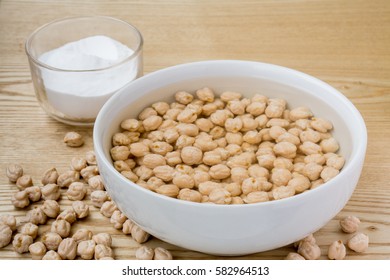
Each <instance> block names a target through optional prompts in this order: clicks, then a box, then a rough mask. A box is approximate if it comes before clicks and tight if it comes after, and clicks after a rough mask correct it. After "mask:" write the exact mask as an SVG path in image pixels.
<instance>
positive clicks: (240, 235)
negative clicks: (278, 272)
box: [94, 61, 367, 255]
mask: <svg viewBox="0 0 390 280" xmlns="http://www.w3.org/2000/svg"><path fill="white" fill-rule="evenodd" d="M205 87H207V88H205ZM197 91H198V94H197ZM211 92H213V93H214V101H207V100H210V98H211V96H212V95H211ZM226 92H230V93H229V94H225V93H226ZM189 93H194V94H193V95H192V94H190V95H191V96H192V100H190V99H191V97H190V96H189V95H188V94H189ZM216 93H218V94H216ZM233 93H239V94H242V96H240V97H239V98H236V97H231V96H235V94H233ZM224 94H225V97H223V95H224ZM218 95H219V97H218ZM229 96H230V97H229ZM195 97H196V98H195ZM201 98H204V99H205V100H202V99H201ZM223 98H225V99H226V100H223ZM261 98H267V101H266V102H263V103H264V105H260V104H258V103H261V102H260V100H261ZM194 99H195V101H194ZM206 99H207V100H206ZM189 100H190V101H189ZM197 100H198V101H197ZM199 100H200V101H202V102H203V103H202V112H203V110H204V107H205V105H207V104H211V103H212V102H214V103H215V101H216V100H220V101H221V102H219V104H218V102H217V105H216V106H217V110H216V111H214V112H213V110H214V109H212V108H208V107H213V106H208V107H206V110H205V112H206V113H200V114H199V115H198V114H197V113H195V114H196V116H195V115H194V113H193V112H196V108H197V105H200V104H201V102H199ZM270 100H271V101H270ZM281 100H284V101H285V102H284V101H281ZM263 101H265V100H263ZM191 102H193V103H191ZM243 102H244V111H243V109H242V103H243ZM255 102H258V103H256V104H255V105H253V106H250V105H251V104H253V103H255ZM185 103H187V104H185ZM287 104H288V107H287ZM167 105H168V106H169V108H168V107H167ZM189 105H192V107H194V108H193V109H194V110H189V111H188V110H187V111H186V108H188V106H189ZM283 105H284V106H283ZM218 106H220V107H219V108H218ZM261 106H265V107H264V112H263V113H261V108H259V107H261ZM248 107H249V109H248ZM279 107H284V109H283V110H280V108H279ZM145 108H146V109H145ZM259 109H260V110H259ZM286 109H292V110H291V111H287V112H286ZM198 110H200V109H199V108H198ZM207 110H209V111H207ZM247 110H249V112H248V111H247ZM266 110H267V112H266ZM294 110H295V111H294ZM164 111H165V112H164ZM190 111H191V112H190ZM280 111H282V114H280ZM217 112H218V113H217ZM229 112H230V113H229ZM291 112H293V114H292V115H291V117H290V116H288V115H290V114H291ZM208 114H209V115H208ZM213 114H214V115H213ZM256 114H259V115H257V116H256ZM267 114H268V116H267ZM302 114H303V115H304V114H306V115H308V116H307V117H305V118H303V120H306V121H303V122H310V126H309V127H306V128H305V127H299V126H298V127H294V126H292V125H291V123H297V122H298V121H299V120H300V119H299V116H300V115H302ZM310 114H312V116H310ZM179 115H180V117H179ZM245 115H247V117H249V116H248V115H250V116H251V117H249V119H253V120H255V119H256V118H260V116H262V115H265V116H266V117H267V119H266V120H267V121H266V122H265V120H264V119H263V120H262V119H261V118H264V117H261V118H260V120H262V121H263V122H265V124H264V127H259V119H257V120H256V121H247V119H245V117H244V120H243V117H242V116H245ZM317 116H319V117H317ZM200 119H203V120H200ZM228 119H229V121H227V120H228ZM238 119H240V120H241V124H240V121H239V120H238ZM169 120H171V121H169ZM175 122H176V123H175ZM210 122H211V124H210ZM255 122H256V125H257V127H256V129H254V128H252V129H251V126H250V124H251V123H252V124H253V125H254V123H255ZM287 122H288V124H287ZM303 122H302V124H300V125H301V126H303V125H304V124H303ZM169 123H171V125H172V123H173V124H174V125H173V126H172V127H170V126H169ZM244 123H247V124H245V125H248V124H249V127H247V131H245V130H246V129H244V131H242V127H243V125H244ZM298 123H300V122H298ZM163 125H166V128H164V126H163ZM226 125H227V128H226ZM240 125H241V128H240V129H238V128H239V127H240ZM161 126H163V128H164V130H165V131H162V130H161V129H160V128H161ZM194 126H195V127H196V128H197V129H198V134H197V135H192V134H191V133H195V132H191V129H192V130H194V129H195V128H194ZM173 127H174V128H176V129H177V131H178V134H179V135H178V137H177V139H175V137H176V136H177V135H176V134H175V133H174V130H175V129H173V130H171V131H170V133H171V134H169V133H167V135H166V136H165V137H164V133H165V132H166V131H167V130H168V131H169V129H170V128H173ZM293 128H298V129H299V130H301V131H299V134H298V131H297V129H293ZM140 129H141V131H139V130H140ZM201 129H202V130H201ZM208 129H209V131H207V130H208ZM237 129H238V130H237ZM309 129H310V130H309ZM132 130H133V131H132ZM159 130H160V131H161V132H162V134H161V133H160V132H158V131H159ZM228 130H229V131H228ZM180 131H182V132H181V133H180ZM303 131H306V133H305V134H303V135H302V136H301V132H303ZM313 132H317V133H318V134H319V135H320V139H319V140H318V141H314V142H313V141H302V140H308V139H312V138H311V137H314V138H315V136H313V134H315V135H317V134H316V133H313ZM329 132H331V134H330V133H329ZM121 133H122V134H123V133H124V134H127V136H128V137H133V138H132V140H130V142H131V143H128V144H127V143H126V142H125V143H123V142H121V141H128V140H125V137H123V135H121ZM137 133H139V135H137ZM188 133H189V135H188ZM228 133H229V134H228ZM287 133H288V134H287ZM259 134H260V136H259ZM284 134H285V135H284ZM191 135H192V136H191ZM199 135H201V137H198V139H197V138H196V137H197V136H199ZM282 135H284V136H282ZM181 136H187V137H182V139H181V140H180V141H179V143H178V142H177V141H178V139H179V137H181ZM210 136H211V138H210ZM294 136H295V137H294ZM317 136H318V135H317ZM121 137H122V139H121ZM134 137H136V138H138V139H135V138H134ZM161 137H162V138H161ZM202 137H203V139H202ZM244 137H245V141H244V140H243V139H244ZM279 137H281V139H280V141H279V140H278V138H279ZM183 138H184V139H183ZM199 138H201V139H200V140H199ZM329 139H331V140H329ZM336 139H337V140H336ZM156 140H163V141H156ZM197 140H198V142H197V143H195V142H196V141H197ZM240 141H243V142H242V143H241V142H240ZM293 141H299V143H296V145H294V144H292V143H291V142H293ZM225 142H226V143H225ZM244 142H245V143H247V144H245V145H244V148H243V147H242V144H243V143H244ZM366 142H367V136H366V128H365V125H364V121H363V119H362V118H361V116H360V114H359V112H358V111H357V110H356V108H355V107H354V106H353V105H352V103H351V102H349V101H348V99H346V98H345V97H344V96H343V95H342V94H341V93H339V92H338V91H337V90H335V89H334V88H332V87H331V86H329V85H327V84H326V83H324V82H322V81H319V80H318V79H315V78H313V77H311V76H308V75H306V74H303V73H300V72H297V71H295V70H291V69H287V68H284V67H280V66H275V65H270V64H264V63H259V62H248V61H204V62H197V63H190V64H184V65H179V66H174V67H171V68H167V69H163V70H160V71H156V72H154V73H151V74H149V75H146V76H145V77H142V78H140V79H139V80H136V81H134V82H133V83H131V84H129V85H128V86H127V87H126V88H124V89H123V90H121V91H120V92H118V93H117V94H116V95H114V96H113V97H112V98H110V100H109V101H108V102H107V103H106V104H105V106H104V107H103V109H102V110H101V111H100V113H99V116H98V118H97V120H96V123H95V128H94V145H95V151H96V157H97V162H98V165H99V169H100V170H101V176H102V178H103V180H104V182H105V185H106V188H107V191H108V192H109V194H110V196H111V197H112V199H113V200H114V201H115V202H116V203H117V205H118V207H119V209H120V210H121V211H122V212H123V213H124V214H125V215H126V216H127V217H129V218H130V219H132V220H134V222H136V223H137V224H138V225H139V226H140V227H141V228H143V229H144V230H146V231H147V232H149V233H150V234H152V235H153V236H155V237H157V238H160V239H162V240H164V241H167V242H169V243H172V244H175V245H178V246H182V247H185V248H188V249H191V250H196V251H201V252H205V253H211V254H218V255H242V254H249V253H255V252H260V251H265V250H270V249H273V248H277V247H281V246H284V245H287V244H289V243H292V242H294V241H296V240H299V239H301V238H303V237H304V236H306V235H308V234H309V233H311V232H314V231H316V230H318V229H319V228H321V227H322V226H323V225H325V224H326V223H327V222H328V221H329V220H330V219H332V218H333V217H334V216H335V215H336V214H337V213H338V212H339V211H340V210H341V209H342V208H343V207H344V205H345V204H346V203H347V201H348V199H349V198H350V196H351V195H352V192H353V190H354V188H355V186H356V184H357V181H358V179H359V176H360V172H361V168H362V165H363V161H364V156H365V150H366ZM163 143H164V144H163ZM240 143H241V145H239V144H240ZM116 144H118V145H116ZM122 144H125V145H122ZM225 144H226V146H225ZM290 144H291V145H290ZM168 145H169V146H168ZM215 145H217V146H216V147H214V146H215ZM229 145H232V146H230V147H229V148H228V149H227V147H228V146H229ZM234 145H236V146H234ZM293 146H294V147H295V149H294V148H293ZM117 147H119V148H117ZM237 147H238V148H237ZM211 148H213V149H212V150H209V149H211ZM218 148H221V149H219V150H217V151H219V152H220V153H218V155H216V154H213V153H211V154H210V152H215V150H216V149H218ZM230 148H231V150H229V149H230ZM234 148H236V149H234ZM240 149H241V150H240ZM243 149H245V151H244V150H243ZM153 150H154V151H153ZM258 150H260V152H259V153H257V152H258ZM224 151H228V154H227V153H226V152H224ZM266 151H272V153H267V152H266ZM178 152H179V153H178ZM335 152H338V153H339V155H335ZM256 153H257V154H256ZM330 153H331V154H333V155H334V156H333V157H334V158H333V159H332V160H330V159H331V158H332V157H330V155H329V154H330ZM240 154H245V155H246V156H245V159H243V158H242V159H241V158H239V159H238V160H237V159H236V158H235V157H237V156H239V155H240ZM271 154H273V156H274V157H275V158H273V157H272V156H270V155H271ZM327 154H328V156H326V155H327ZM167 155H168V157H167ZM318 155H319V156H318ZM160 156H161V157H160ZM218 156H219V157H221V162H220V163H218V162H219V159H218ZM246 157H247V158H246ZM205 158H206V159H205ZM285 159H288V160H285ZM336 159H337V160H336ZM344 159H345V164H344ZM179 160H181V162H179ZM205 160H206V163H205V162H204V161H205ZM229 160H230V162H229ZM245 160H246V162H247V163H246V164H247V166H245ZM259 160H260V161H259ZM291 160H292V161H291ZM305 160H306V162H305ZM126 161H127V162H126ZM242 161H243V162H244V163H243V164H244V166H243V165H242ZM328 161H329V164H327V162H328ZM169 162H170V163H171V164H169ZM175 162H176V163H175ZM207 163H208V164H207ZM213 163H215V164H213ZM237 163H238V164H237ZM129 165H130V167H131V168H130V170H126V169H129V168H128V166H129ZM291 165H292V166H291ZM343 165H344V166H343ZM253 166H255V167H253ZM275 166H276V167H275ZM336 166H337V167H338V168H335V167H336ZM342 166H343V168H342V169H341V172H340V174H338V172H339V169H340V168H341V167H342ZM188 167H190V168H191V170H190V169H189V168H188ZM319 167H320V168H321V170H319ZM294 168H295V170H294ZM303 168H306V170H305V171H303ZM118 170H119V171H118ZM206 170H207V172H206ZM273 170H274V171H273ZM324 170H326V171H324ZM196 171H197V172H198V174H199V173H200V174H201V175H203V177H205V176H206V175H205V174H204V173H207V174H208V176H209V177H210V179H209V180H206V181H204V182H201V181H199V180H198V181H197V182H195V181H196V180H195V176H194V175H195V172H196ZM202 171H203V172H204V173H202ZM267 171H268V175H267V174H265V176H264V177H266V178H267V177H268V178H267V180H266V181H265V182H263V181H261V180H263V179H261V180H257V181H256V180H255V181H253V178H254V177H253V176H250V173H252V175H253V174H258V172H264V173H266V172H267ZM286 171H288V172H286ZM192 172H193V173H192ZM246 173H248V177H247V178H246V175H245V174H246ZM322 173H323V174H322ZM243 174H244V175H243ZM175 175H177V177H176V176H175ZM179 175H181V176H179ZM186 175H188V176H186ZM201 175H199V176H198V177H199V178H201V177H202V176H201ZM299 175H303V176H299ZM256 176H257V175H256ZM256 176H255V178H256ZM153 177H154V178H155V179H152V180H151V178H153ZM259 177H261V176H259ZM199 178H198V179H199ZM303 178H305V179H303ZM149 180H151V181H150V182H149V183H148V181H149ZM174 180H175V182H174ZM191 180H193V181H194V182H192V181H191ZM200 180H204V178H202V179H200ZM245 180H246V181H245ZM318 180H319V181H318ZM321 180H322V181H321ZM316 181H317V182H316ZM134 182H136V183H134ZM161 182H162V183H163V184H161ZM237 182H239V183H240V188H239V189H238V188H237V186H236V185H235V184H234V183H237ZM244 182H245V188H243V186H244ZM267 183H268V184H267ZM216 184H221V185H220V186H217V187H215V185H216ZM192 185H193V187H192V188H188V186H192ZM185 186H187V187H185ZM228 186H229V187H228ZM259 186H260V187H259ZM244 189H245V193H244ZM292 189H294V194H296V193H299V195H291V194H292ZM151 190H152V191H151ZM276 190H278V191H276ZM307 190H308V191H307ZM239 191H241V194H239V195H238V192H239ZM180 192H182V193H180ZM232 192H235V193H236V194H237V195H233V196H232ZM161 194H162V195H161ZM199 194H200V195H199ZM265 194H267V195H265ZM173 197H175V198H173ZM177 198H179V199H177ZM279 198H283V199H279ZM188 200H190V201H188ZM194 201H196V202H197V203H194ZM198 202H208V203H198ZM210 202H211V203H210ZM253 202H261V203H253ZM219 204H224V205H219ZM225 204H227V205H225ZM232 204H235V205H232Z"/></svg>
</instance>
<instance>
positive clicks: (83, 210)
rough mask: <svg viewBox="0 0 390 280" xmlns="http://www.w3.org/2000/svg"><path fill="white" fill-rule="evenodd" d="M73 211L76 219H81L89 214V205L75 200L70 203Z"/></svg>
mask: <svg viewBox="0 0 390 280" xmlns="http://www.w3.org/2000/svg"><path fill="white" fill-rule="evenodd" d="M72 208H73V211H74V212H75V214H76V218H77V219H83V218H85V217H87V216H88V215H89V206H88V205H87V204H85V203H84V202H83V201H75V202H73V203H72Z"/></svg>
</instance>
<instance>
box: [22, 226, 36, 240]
mask: <svg viewBox="0 0 390 280" xmlns="http://www.w3.org/2000/svg"><path fill="white" fill-rule="evenodd" d="M20 233H21V234H25V235H30V236H31V237H32V238H33V239H35V238H36V237H37V235H38V226H37V225H36V224H33V223H30V222H28V223H26V224H24V225H23V226H22V227H21V228H20Z"/></svg>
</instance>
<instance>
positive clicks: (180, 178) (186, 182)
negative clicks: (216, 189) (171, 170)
mask: <svg viewBox="0 0 390 280" xmlns="http://www.w3.org/2000/svg"><path fill="white" fill-rule="evenodd" d="M172 183H173V184H174V185H176V186H178V187H179V188H180V189H184V188H187V189H192V188H193V187H194V186H195V180H194V178H193V176H190V175H188V174H177V175H175V177H173V180H172Z"/></svg>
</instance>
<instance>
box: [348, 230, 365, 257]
mask: <svg viewBox="0 0 390 280" xmlns="http://www.w3.org/2000/svg"><path fill="white" fill-rule="evenodd" d="M368 243H369V238H368V236H367V235H365V234H364V233H361V232H358V233H356V234H354V235H353V236H352V237H351V238H350V239H349V240H348V242H347V246H348V248H349V249H351V250H352V251H355V252H357V253H362V252H364V251H366V250H367V248H368Z"/></svg>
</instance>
